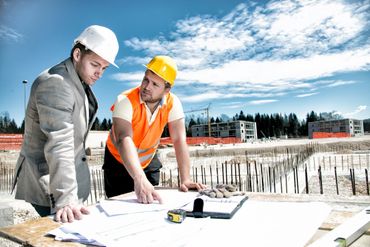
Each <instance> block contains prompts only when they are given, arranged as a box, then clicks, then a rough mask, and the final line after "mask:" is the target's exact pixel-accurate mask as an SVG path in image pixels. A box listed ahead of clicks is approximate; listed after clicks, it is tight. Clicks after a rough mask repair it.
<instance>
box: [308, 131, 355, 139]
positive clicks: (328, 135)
mask: <svg viewBox="0 0 370 247" xmlns="http://www.w3.org/2000/svg"><path fill="white" fill-rule="evenodd" d="M342 137H351V135H350V134H349V133H347V132H335V133H334V132H313V133H312V138H314V139H315V138H342Z"/></svg>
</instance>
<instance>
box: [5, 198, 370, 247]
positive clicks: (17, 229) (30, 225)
mask: <svg viewBox="0 0 370 247" xmlns="http://www.w3.org/2000/svg"><path fill="white" fill-rule="evenodd" d="M248 196H249V200H253V201H273V202H315V201H318V202H326V203H328V204H329V205H330V206H331V207H332V211H331V213H330V215H329V216H328V217H327V219H326V220H325V221H324V222H323V223H322V225H321V227H320V228H319V229H318V230H317V232H316V234H315V235H314V236H313V237H312V239H311V240H310V242H309V243H311V242H313V241H314V240H316V239H318V238H319V237H320V236H322V235H323V234H325V232H327V231H330V230H332V229H334V228H335V227H336V226H338V225H339V224H341V223H343V222H344V221H345V220H346V219H348V218H350V217H352V216H353V215H354V214H356V213H357V212H359V211H361V210H362V208H365V207H368V206H369V205H370V198H369V197H363V198H362V197H354V198H344V197H343V198H342V197H328V196H322V195H296V194H292V195H289V194H266V193H248ZM59 226H60V224H59V223H57V222H55V221H53V220H52V219H51V218H49V217H43V218H38V219H35V220H31V221H27V222H24V223H21V224H17V225H13V226H9V227H3V228H0V236H1V237H4V238H7V239H9V240H12V241H14V242H17V243H19V244H22V245H26V246H35V247H38V246H83V245H81V244H78V243H71V242H59V241H55V240H54V239H53V238H52V237H49V236H46V235H45V234H46V233H47V232H48V231H50V230H53V229H55V228H57V227H59ZM365 246H367V247H368V246H370V229H369V230H368V231H367V232H366V233H365V234H364V235H363V236H362V237H361V238H359V239H358V240H357V241H356V242H355V243H353V244H352V245H351V247H365Z"/></svg>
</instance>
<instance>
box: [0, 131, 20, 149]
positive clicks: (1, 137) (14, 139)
mask: <svg viewBox="0 0 370 247" xmlns="http://www.w3.org/2000/svg"><path fill="white" fill-rule="evenodd" d="M22 142H23V135H22V134H0V150H20V149H21V146H22Z"/></svg>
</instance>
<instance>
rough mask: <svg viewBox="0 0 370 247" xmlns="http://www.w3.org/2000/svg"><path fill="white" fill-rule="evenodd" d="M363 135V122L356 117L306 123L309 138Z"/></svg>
mask: <svg viewBox="0 0 370 247" xmlns="http://www.w3.org/2000/svg"><path fill="white" fill-rule="evenodd" d="M361 135H364V124H363V121H362V120H357V119H351V118H347V119H338V120H326V121H325V120H323V121H315V122H309V123H308V137H309V138H311V139H312V138H320V137H321V138H324V137H353V136H361Z"/></svg>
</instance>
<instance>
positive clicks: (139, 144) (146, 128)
mask: <svg viewBox="0 0 370 247" xmlns="http://www.w3.org/2000/svg"><path fill="white" fill-rule="evenodd" d="M139 92H140V88H139V87H136V88H133V89H130V90H128V91H125V92H123V93H122V95H126V97H127V98H128V99H129V100H130V102H131V105H132V110H133V114H132V122H131V125H132V129H133V141H134V144H135V146H136V149H137V152H138V155H139V159H140V163H141V167H142V168H143V169H144V168H145V167H147V166H148V165H149V163H150V161H151V160H152V159H153V157H154V155H155V152H156V150H157V147H158V144H159V141H160V138H161V136H162V133H163V130H164V127H165V126H166V124H167V123H168V115H169V113H170V111H171V109H172V106H173V96H172V94H171V93H168V94H167V95H166V96H165V98H164V101H165V103H164V104H162V106H161V107H160V108H159V109H158V114H157V116H156V118H155V120H154V121H153V122H152V124H151V125H149V119H148V118H147V114H146V107H145V103H142V104H140V93H139ZM113 110H114V105H113V106H112V107H111V111H113ZM112 128H113V127H112ZM113 135H114V133H113V131H112V129H111V130H110V133H109V135H108V140H107V148H108V150H109V151H110V153H111V154H112V155H113V156H114V157H115V158H116V160H117V161H119V162H121V163H123V161H122V158H121V156H120V154H119V152H118V150H117V148H116V146H115V145H114V142H113V140H112V139H115V138H114V137H113Z"/></svg>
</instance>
